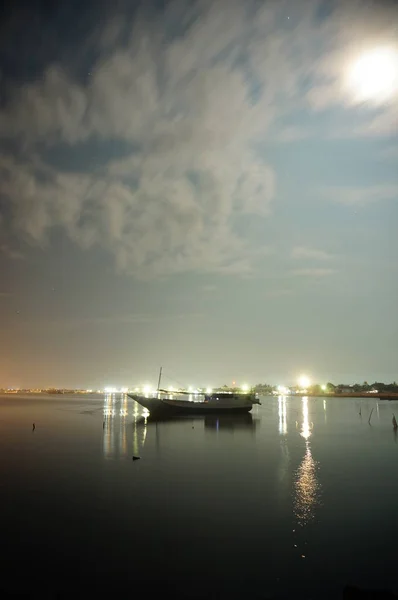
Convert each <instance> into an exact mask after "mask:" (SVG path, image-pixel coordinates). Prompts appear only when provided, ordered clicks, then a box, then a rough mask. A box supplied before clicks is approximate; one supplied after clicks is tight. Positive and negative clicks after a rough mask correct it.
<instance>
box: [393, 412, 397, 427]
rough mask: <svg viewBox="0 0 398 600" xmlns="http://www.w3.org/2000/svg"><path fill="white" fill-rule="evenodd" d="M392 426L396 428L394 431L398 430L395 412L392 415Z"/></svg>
mask: <svg viewBox="0 0 398 600" xmlns="http://www.w3.org/2000/svg"><path fill="white" fill-rule="evenodd" d="M392 426H393V428H394V431H397V429H398V423H397V419H396V418H395V415H394V413H393V415H392Z"/></svg>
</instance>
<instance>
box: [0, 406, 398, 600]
mask: <svg viewBox="0 0 398 600" xmlns="http://www.w3.org/2000/svg"><path fill="white" fill-rule="evenodd" d="M360 407H361V415H360V414H359V411H360ZM372 408H374V411H373V414H372V419H371V424H370V425H369V424H368V418H369V414H370V411H371V409H372ZM393 412H395V413H396V415H397V416H398V406H397V403H394V402H377V401H376V400H374V399H369V401H366V400H353V399H327V400H323V399H321V398H318V399H317V398H309V399H301V398H287V399H282V398H279V399H278V398H271V397H267V398H263V399H262V406H259V407H254V408H253V411H252V413H251V414H249V415H247V416H244V417H241V416H237V417H233V416H232V417H231V416H228V417H225V416H224V417H219V418H216V417H215V416H213V415H210V416H205V417H198V418H175V419H173V420H171V421H165V422H159V423H151V422H150V420H148V419H147V420H146V419H145V418H144V417H143V411H142V410H141V409H140V408H139V407H138V405H137V404H136V403H135V402H133V401H132V400H129V399H127V397H125V396H120V395H119V396H118V395H116V396H115V395H113V396H108V397H105V398H104V397H101V396H69V397H66V396H47V395H41V396H25V397H22V396H16V395H8V396H2V397H0V475H1V477H0V482H1V490H0V492H1V496H0V497H1V501H0V502H1V518H2V531H1V534H2V535H1V540H2V544H3V550H5V552H4V553H3V554H4V557H3V560H2V562H1V567H0V568H1V570H2V584H1V586H2V587H3V588H6V589H15V590H18V591H19V590H20V591H24V590H26V589H27V590H35V591H36V592H38V591H40V593H41V594H43V595H44V594H48V593H50V594H51V593H55V592H64V593H66V594H68V595H69V597H70V595H71V594H73V595H74V596H78V595H80V594H88V595H90V596H98V597H100V596H102V594H103V593H117V592H121V593H122V592H123V593H125V592H126V590H127V591H128V593H129V594H130V593H131V594H132V595H133V594H134V592H135V591H138V590H143V591H145V590H147V593H151V594H152V593H162V594H169V593H171V594H175V595H176V594H182V595H184V596H186V597H200V596H202V597H228V598H234V597H241V598H242V597H246V596H247V597H253V598H254V597H259V598H274V599H276V598H279V599H281V598H313V599H318V598H324V599H328V598H330V599H332V598H336V599H337V598H341V597H342V589H343V587H344V585H345V584H347V583H352V584H355V585H360V586H364V587H376V588H377V587H378V588H390V589H392V590H394V589H395V591H398V589H397V588H398V586H397V584H396V577H395V572H396V566H397V564H398V563H397V561H398V551H397V542H396V534H397V533H398V508H397V507H398V476H397V474H398V444H397V439H396V436H395V435H394V432H393V429H392V424H391V419H392V413H393ZM33 422H34V423H35V425H36V429H35V431H32V423H33ZM133 455H136V456H140V457H141V458H140V460H137V461H133V460H132V456H133ZM156 590H157V591H156Z"/></svg>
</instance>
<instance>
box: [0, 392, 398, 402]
mask: <svg viewBox="0 0 398 600" xmlns="http://www.w3.org/2000/svg"><path fill="white" fill-rule="evenodd" d="M117 393H118V394H124V393H125V392H117ZM105 394H106V392H102V391H92V392H91V391H90V392H84V391H80V390H66V391H54V392H52V391H51V392H47V391H32V390H12V391H8V390H0V395H1V396H12V395H13V396H20V395H32V396H68V395H69V396H103V395H105ZM260 395H261V396H262V397H264V398H266V397H283V398H352V399H361V400H364V399H366V400H372V399H373V400H398V393H394V392H391V393H388V392H384V393H381V392H378V393H377V394H375V393H373V394H372V393H367V392H357V393H355V392H354V393H348V392H342V393H340V394H334V393H327V392H326V393H321V394H310V393H304V392H297V393H294V394H278V395H276V394H260Z"/></svg>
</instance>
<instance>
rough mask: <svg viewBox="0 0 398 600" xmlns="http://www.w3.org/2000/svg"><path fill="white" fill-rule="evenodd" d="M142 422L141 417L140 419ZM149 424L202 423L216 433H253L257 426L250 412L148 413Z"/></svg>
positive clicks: (182, 424)
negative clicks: (167, 414) (213, 413)
mask: <svg viewBox="0 0 398 600" xmlns="http://www.w3.org/2000/svg"><path fill="white" fill-rule="evenodd" d="M141 422H143V419H141ZM146 422H147V424H148V426H149V425H153V424H156V425H157V424H160V423H173V424H175V425H181V426H186V425H187V424H192V426H194V427H197V426H198V425H203V427H204V429H206V430H209V432H211V433H218V432H219V431H223V432H224V431H226V432H230V433H233V432H234V431H242V430H246V431H250V432H251V433H254V431H255V428H256V426H257V422H258V421H257V419H254V418H253V416H252V415H251V414H250V413H243V414H236V415H234V414H220V415H212V414H206V415H195V416H194V415H192V416H185V415H184V416H166V415H165V416H162V417H160V416H156V417H151V416H150V415H149V416H148V418H147V419H146Z"/></svg>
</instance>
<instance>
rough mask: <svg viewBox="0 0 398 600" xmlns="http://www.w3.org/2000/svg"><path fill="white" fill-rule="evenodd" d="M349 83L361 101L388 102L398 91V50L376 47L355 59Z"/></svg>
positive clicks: (350, 70)
mask: <svg viewBox="0 0 398 600" xmlns="http://www.w3.org/2000/svg"><path fill="white" fill-rule="evenodd" d="M348 84H349V87H350V88H351V91H352V92H353V94H354V95H355V98H356V100H358V101H359V102H367V101H368V102H374V103H381V102H387V101H388V100H390V99H391V98H393V96H394V95H395V94H397V93H398V50H396V49H393V48H383V47H380V48H374V49H373V50H369V51H367V52H364V53H363V54H361V55H360V56H359V57H357V59H356V60H354V61H353V63H352V64H351V67H350V69H349V73H348Z"/></svg>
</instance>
